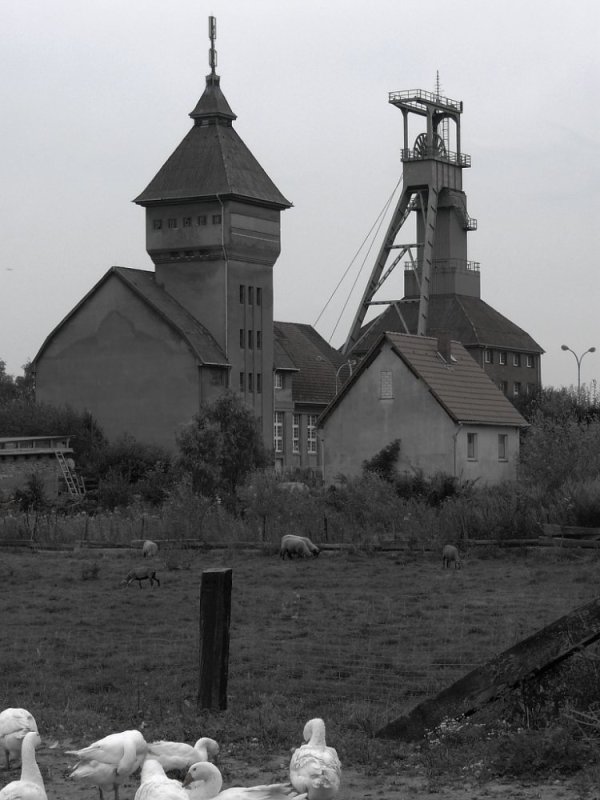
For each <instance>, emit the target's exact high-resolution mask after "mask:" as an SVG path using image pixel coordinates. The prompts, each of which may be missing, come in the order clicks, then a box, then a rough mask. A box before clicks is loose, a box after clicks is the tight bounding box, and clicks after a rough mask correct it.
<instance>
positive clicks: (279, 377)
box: [273, 372, 283, 389]
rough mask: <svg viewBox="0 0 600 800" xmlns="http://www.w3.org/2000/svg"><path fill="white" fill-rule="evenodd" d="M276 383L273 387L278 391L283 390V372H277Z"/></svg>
mask: <svg viewBox="0 0 600 800" xmlns="http://www.w3.org/2000/svg"><path fill="white" fill-rule="evenodd" d="M274 381H275V382H274V384H273V385H274V387H275V388H276V389H283V374H282V373H281V372H275V379H274Z"/></svg>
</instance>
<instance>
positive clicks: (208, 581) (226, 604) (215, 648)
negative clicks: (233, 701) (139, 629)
mask: <svg viewBox="0 0 600 800" xmlns="http://www.w3.org/2000/svg"><path fill="white" fill-rule="evenodd" d="M231 584H232V571H231V569H207V570H204V571H203V573H202V583H201V585H200V637H199V638H200V645H199V648H200V651H199V665H200V675H199V685H198V706H199V707H200V708H211V709H218V710H221V711H224V710H225V709H226V708H227V678H228V672H229V620H230V616H231Z"/></svg>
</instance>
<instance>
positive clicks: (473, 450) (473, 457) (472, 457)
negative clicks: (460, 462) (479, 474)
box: [467, 433, 477, 461]
mask: <svg viewBox="0 0 600 800" xmlns="http://www.w3.org/2000/svg"><path fill="white" fill-rule="evenodd" d="M467 458H468V460H469V461H477V434H476V433H467Z"/></svg>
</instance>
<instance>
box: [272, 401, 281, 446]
mask: <svg viewBox="0 0 600 800" xmlns="http://www.w3.org/2000/svg"><path fill="white" fill-rule="evenodd" d="M273 449H274V450H275V452H276V453H283V411H275V413H274V414H273Z"/></svg>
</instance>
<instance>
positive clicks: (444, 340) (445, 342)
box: [437, 333, 452, 364]
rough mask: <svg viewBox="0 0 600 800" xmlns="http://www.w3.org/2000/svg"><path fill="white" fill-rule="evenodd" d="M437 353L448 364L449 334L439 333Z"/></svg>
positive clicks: (450, 341)
mask: <svg viewBox="0 0 600 800" xmlns="http://www.w3.org/2000/svg"><path fill="white" fill-rule="evenodd" d="M437 349H438V353H439V354H440V355H441V357H442V358H443V359H444V361H446V362H447V363H448V364H449V363H450V360H451V358H452V339H451V338H450V334H449V333H440V334H439V336H438V337H437Z"/></svg>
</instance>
